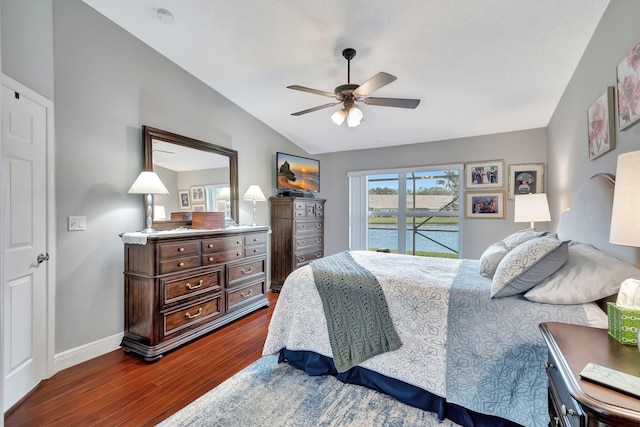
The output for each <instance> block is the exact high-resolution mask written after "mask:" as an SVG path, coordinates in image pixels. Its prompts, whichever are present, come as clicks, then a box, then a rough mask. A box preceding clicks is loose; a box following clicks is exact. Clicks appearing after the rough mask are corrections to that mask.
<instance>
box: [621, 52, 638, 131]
mask: <svg viewBox="0 0 640 427" xmlns="http://www.w3.org/2000/svg"><path fill="white" fill-rule="evenodd" d="M616 75H617V84H618V91H617V92H618V129H620V130H623V129H626V128H628V127H629V126H631V125H633V124H635V123H637V122H638V120H639V119H640V90H638V87H639V86H640V42H638V43H636V45H635V46H634V47H633V49H631V51H630V52H629V53H627V55H626V56H625V57H624V59H623V60H622V62H620V63H619V64H618V67H617V68H616Z"/></svg>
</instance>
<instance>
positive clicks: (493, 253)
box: [480, 228, 546, 277]
mask: <svg viewBox="0 0 640 427" xmlns="http://www.w3.org/2000/svg"><path fill="white" fill-rule="evenodd" d="M545 234H546V232H545V231H536V230H535V229H533V228H527V229H524V230H520V231H516V232H515V233H513V234H511V235H509V236H507V237H505V238H504V240H501V241H499V242H496V243H494V244H493V245H491V246H489V247H488V248H487V249H486V250H485V251H484V252H483V253H482V255H481V256H480V275H481V276H483V277H493V275H494V273H495V272H496V268H498V264H499V263H500V261H502V258H504V256H505V255H506V254H507V253H509V251H510V250H512V249H513V248H515V247H516V246H518V245H520V244H522V243H524V242H526V241H528V240H531V239H535V238H536V237H540V236H543V235H545Z"/></svg>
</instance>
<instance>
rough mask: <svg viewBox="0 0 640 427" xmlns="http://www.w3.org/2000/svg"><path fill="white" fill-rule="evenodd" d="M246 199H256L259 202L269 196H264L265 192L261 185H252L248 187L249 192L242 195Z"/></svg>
mask: <svg viewBox="0 0 640 427" xmlns="http://www.w3.org/2000/svg"><path fill="white" fill-rule="evenodd" d="M242 198H243V199H244V200H255V201H258V202H264V201H266V200H267V198H266V197H265V196H264V193H263V192H262V190H261V189H260V186H259V185H255V184H254V185H250V186H249V188H248V189H247V192H246V193H244V196H243V197H242Z"/></svg>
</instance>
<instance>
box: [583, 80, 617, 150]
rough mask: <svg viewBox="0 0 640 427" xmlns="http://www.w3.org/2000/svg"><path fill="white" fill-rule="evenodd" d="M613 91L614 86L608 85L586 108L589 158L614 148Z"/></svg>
mask: <svg viewBox="0 0 640 427" xmlns="http://www.w3.org/2000/svg"><path fill="white" fill-rule="evenodd" d="M614 93H615V89H614V87H613V86H609V87H608V88H607V90H605V91H604V93H603V94H602V95H600V96H599V97H598V99H596V100H595V101H594V102H593V104H591V106H590V107H589V109H588V110H587V124H588V129H587V132H588V133H587V135H588V141H589V160H594V159H595V158H597V157H600V156H602V155H603V154H605V153H607V152H609V151H611V150H613V149H614V148H616V127H615V117H614V114H613V112H614V108H615V107H614V105H613V102H614V98H615V95H614Z"/></svg>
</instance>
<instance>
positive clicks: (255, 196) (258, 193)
mask: <svg viewBox="0 0 640 427" xmlns="http://www.w3.org/2000/svg"><path fill="white" fill-rule="evenodd" d="M242 198H243V199H244V200H252V201H253V224H251V226H252V227H255V226H256V225H257V224H256V202H265V201H266V200H267V198H266V197H265V196H264V193H263V192H262V190H261V189H260V186H259V185H256V184H253V185H250V186H249V188H248V189H247V192H246V193H244V196H243V197H242Z"/></svg>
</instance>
